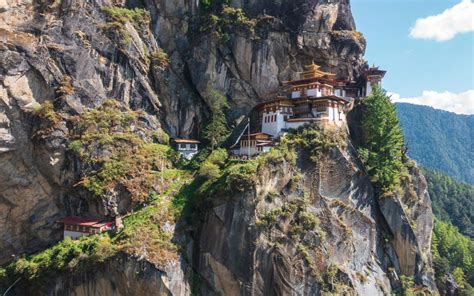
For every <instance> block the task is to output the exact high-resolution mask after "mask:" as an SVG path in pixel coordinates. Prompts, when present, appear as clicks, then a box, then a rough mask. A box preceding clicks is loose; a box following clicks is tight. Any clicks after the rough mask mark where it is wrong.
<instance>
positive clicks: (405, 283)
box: [400, 274, 415, 296]
mask: <svg viewBox="0 0 474 296" xmlns="http://www.w3.org/2000/svg"><path fill="white" fill-rule="evenodd" d="M400 284H401V288H402V295H403V296H415V291H414V289H413V286H414V285H415V283H414V281H413V278H411V277H408V276H406V275H403V274H402V275H401V276H400Z"/></svg>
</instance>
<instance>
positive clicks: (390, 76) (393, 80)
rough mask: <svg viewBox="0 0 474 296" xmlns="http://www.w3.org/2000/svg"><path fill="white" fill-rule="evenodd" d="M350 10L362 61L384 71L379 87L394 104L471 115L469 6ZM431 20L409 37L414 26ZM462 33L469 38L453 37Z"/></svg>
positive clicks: (473, 62) (387, 5) (355, 3)
mask: <svg viewBox="0 0 474 296" xmlns="http://www.w3.org/2000/svg"><path fill="white" fill-rule="evenodd" d="M461 5H463V6H461ZM351 6H352V13H353V15H354V19H355V22H356V26H357V30H358V31H360V32H362V33H363V34H364V36H365V38H366V40H367V50H366V55H365V57H366V59H367V61H368V62H369V63H370V65H372V64H373V63H375V64H376V65H377V66H380V67H381V68H383V69H384V70H387V71H388V72H387V75H386V76H385V79H384V82H383V87H384V88H385V89H386V90H387V91H389V92H392V93H395V94H394V98H397V99H398V100H399V101H403V100H405V101H407V102H412V103H417V104H423V105H431V106H433V107H435V108H439V109H445V110H448V111H453V112H456V113H464V114H473V113H474V34H473V32H472V29H473V28H474V15H473V12H474V4H473V2H472V0H464V1H463V3H461V0H424V1H422V0H402V1H400V0H399V1H393V0H392V1H388V0H352V1H351ZM453 7H454V8H453ZM467 8H468V9H467ZM449 9H450V10H449ZM446 10H448V11H446ZM466 11H469V15H470V17H469V20H466V17H467V15H466V13H467V12H466ZM443 12H444V14H443ZM430 16H434V17H431V18H430V19H428V20H425V21H424V22H422V23H420V24H418V25H417V26H416V28H415V29H416V31H415V32H414V33H413V34H412V35H415V37H416V38H415V37H412V36H410V32H411V28H414V27H415V24H416V22H417V20H419V19H425V18H427V17H430ZM463 17H464V22H463V21H462V19H463ZM463 30H464V31H470V32H462V33H459V34H456V32H458V31H463ZM445 31H446V32H445ZM443 34H444V35H443ZM450 34H451V35H450ZM453 34H454V36H453ZM466 105H468V106H466Z"/></svg>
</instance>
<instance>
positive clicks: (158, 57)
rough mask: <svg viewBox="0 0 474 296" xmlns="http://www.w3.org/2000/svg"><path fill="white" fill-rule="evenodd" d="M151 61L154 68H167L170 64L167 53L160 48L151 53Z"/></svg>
mask: <svg viewBox="0 0 474 296" xmlns="http://www.w3.org/2000/svg"><path fill="white" fill-rule="evenodd" d="M151 61H152V63H153V66H154V67H155V68H158V69H161V70H164V69H166V68H168V66H169V64H170V60H169V58H168V54H167V53H166V52H164V51H163V50H162V49H161V48H160V49H158V50H157V51H155V52H153V53H152V54H151Z"/></svg>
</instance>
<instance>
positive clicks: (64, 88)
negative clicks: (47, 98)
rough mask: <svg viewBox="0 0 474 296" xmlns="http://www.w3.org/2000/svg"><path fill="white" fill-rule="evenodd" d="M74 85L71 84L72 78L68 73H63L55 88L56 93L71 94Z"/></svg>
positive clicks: (60, 94)
mask: <svg viewBox="0 0 474 296" xmlns="http://www.w3.org/2000/svg"><path fill="white" fill-rule="evenodd" d="M74 91H75V90H74V86H73V85H72V78H71V76H69V75H64V77H63V79H62V80H61V82H60V83H59V87H58V88H57V89H56V94H58V95H59V96H62V95H72V94H73V93H74Z"/></svg>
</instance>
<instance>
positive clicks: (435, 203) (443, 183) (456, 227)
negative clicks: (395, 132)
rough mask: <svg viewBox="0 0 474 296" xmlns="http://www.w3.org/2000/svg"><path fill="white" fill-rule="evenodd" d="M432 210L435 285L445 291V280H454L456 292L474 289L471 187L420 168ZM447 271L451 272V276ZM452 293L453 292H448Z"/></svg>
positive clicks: (473, 188)
mask: <svg viewBox="0 0 474 296" xmlns="http://www.w3.org/2000/svg"><path fill="white" fill-rule="evenodd" d="M423 174H424V175H425V177H426V180H427V182H428V191H429V193H430V197H431V201H432V207H433V213H434V214H435V216H436V218H437V220H436V222H435V227H434V230H433V238H432V251H433V266H434V268H435V272H436V281H437V283H438V288H439V289H440V292H441V293H442V294H443V295H447V294H449V291H448V290H450V289H453V287H449V284H448V282H449V281H450V279H453V280H455V281H456V283H457V286H458V290H457V291H456V292H457V293H458V294H459V295H472V293H474V290H473V288H472V285H473V284H474V258H473V254H474V240H472V238H473V237H474V227H473V224H474V223H473V222H474V186H471V185H469V184H465V183H460V182H456V181H455V180H454V179H453V178H451V177H448V176H446V175H444V174H442V173H439V172H435V171H432V170H428V169H424V171H423ZM448 274H451V275H452V278H450V276H449V275H448ZM451 292H453V291H451Z"/></svg>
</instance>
